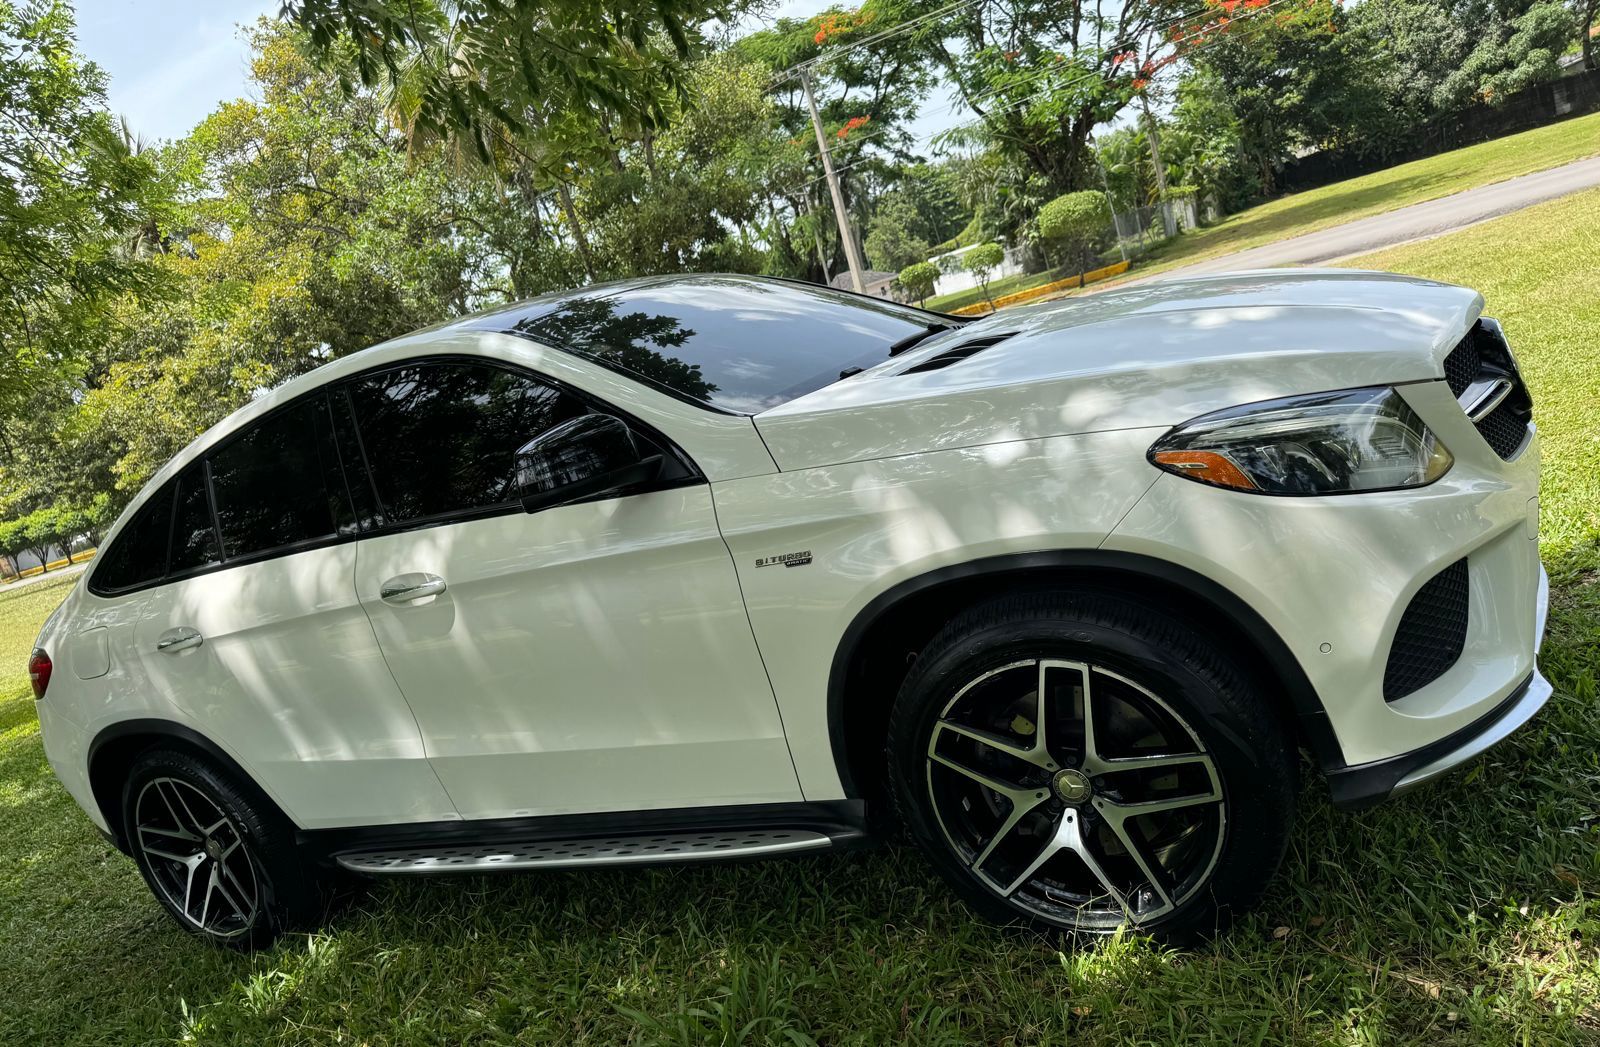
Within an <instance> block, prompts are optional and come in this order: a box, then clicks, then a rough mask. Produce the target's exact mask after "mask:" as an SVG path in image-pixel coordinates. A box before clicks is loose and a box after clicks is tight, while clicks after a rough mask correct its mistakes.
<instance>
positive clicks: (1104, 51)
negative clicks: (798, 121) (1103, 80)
mask: <svg viewBox="0 0 1600 1047" xmlns="http://www.w3.org/2000/svg"><path fill="white" fill-rule="evenodd" d="M1281 2H1282V0H1272V2H1271V3H1268V4H1266V5H1264V6H1263V7H1260V8H1256V9H1253V10H1251V11H1249V12H1247V13H1245V14H1242V15H1239V16H1238V17H1236V18H1233V19H1230V22H1229V24H1231V23H1232V22H1237V21H1243V20H1244V19H1246V18H1249V17H1251V16H1252V15H1255V14H1260V13H1262V12H1263V11H1266V10H1267V9H1268V8H1271V7H1276V6H1277V5H1278V4H1279V3H1281ZM1202 13H1203V12H1202V11H1196V12H1194V13H1193V14H1189V15H1185V16H1183V17H1182V18H1175V19H1173V20H1172V21H1170V22H1167V23H1166V24H1164V25H1159V26H1151V27H1150V28H1149V29H1146V30H1144V31H1143V34H1141V35H1150V34H1164V33H1166V32H1167V31H1169V30H1171V29H1173V28H1175V27H1177V26H1181V25H1183V24H1185V23H1187V22H1192V21H1194V19H1195V17H1196V16H1197V15H1199V14H1202ZM1195 35H1196V34H1194V33H1188V34H1184V35H1181V36H1178V37H1175V38H1173V40H1172V42H1173V43H1174V44H1179V43H1182V42H1183V41H1184V40H1186V39H1190V38H1192V37H1193V36H1195ZM1205 46H1209V45H1205ZM1128 47H1132V43H1131V42H1130V41H1127V40H1123V41H1120V42H1117V43H1114V44H1112V45H1111V46H1109V47H1104V48H1101V49H1100V50H1099V51H1098V52H1097V53H1096V55H1095V60H1096V61H1097V62H1098V61H1099V60H1101V59H1103V58H1105V57H1106V55H1108V54H1112V53H1115V52H1117V51H1119V49H1121V48H1128ZM1200 49H1201V48H1198V47H1197V48H1195V49H1194V51H1191V52H1190V53H1191V54H1193V53H1195V52H1198V51H1199V50H1200ZM1077 57H1078V56H1077V55H1073V58H1074V59H1076V58H1077ZM1069 71H1072V70H1070V69H1068V70H1058V69H1056V68H1053V67H1047V68H1045V69H1041V70H1038V71H1037V72H1034V73H1031V74H1029V75H1028V76H1025V77H1023V78H1022V79H1020V80H1016V81H1013V82H1012V83H1009V84H1002V85H1000V86H997V87H993V88H990V89H988V90H987V91H983V92H980V93H978V94H977V95H974V96H973V97H972V98H970V99H965V98H958V99H956V100H954V101H952V102H950V103H948V104H946V105H943V106H940V107H939V108H938V109H935V110H933V111H932V112H931V113H930V114H928V115H934V116H937V115H938V114H940V113H948V112H955V111H956V110H957V109H960V108H968V109H972V110H973V111H974V112H977V103H978V102H980V101H983V100H985V99H988V98H992V97H994V96H995V95H998V94H1001V93H1003V92H1007V91H1013V90H1015V89H1016V88H1018V87H1020V86H1022V85H1023V84H1027V83H1032V82H1034V81H1036V80H1040V79H1043V78H1045V77H1049V76H1052V75H1055V74H1056V73H1058V72H1069ZM1100 75H1101V74H1100V73H1098V72H1093V73H1087V74H1084V75H1081V76H1077V77H1074V78H1073V79H1070V80H1066V81H1062V82H1060V83H1055V84H1048V85H1046V86H1045V88H1044V89H1042V90H1041V91H1039V92H1035V93H1033V94H1030V95H1028V96H1027V97H1026V98H1024V99H1022V100H1021V101H1020V102H1014V103H1011V104H1008V105H1005V106H1002V107H1000V108H999V109H992V110H990V111H989V113H988V114H983V113H979V114H978V115H979V116H980V118H981V117H984V116H986V115H995V114H1000V113H1007V112H1010V111H1011V110H1013V109H1016V108H1018V107H1019V106H1020V105H1025V104H1027V103H1028V102H1031V101H1032V100H1033V99H1035V98H1037V97H1039V96H1040V95H1041V94H1043V93H1045V92H1046V91H1053V90H1059V89H1060V88H1064V87H1069V86H1071V85H1073V84H1077V83H1083V82H1084V81H1087V80H1093V79H1097V78H1098V77H1099V76H1100ZM894 131H895V129H894V128H892V127H886V128H884V129H882V130H881V131H868V132H866V133H865V134H861V135H857V136H856V139H855V140H856V141H857V142H866V141H871V140H872V139H874V138H881V137H882V136H884V135H887V134H893V133H894ZM853 166H855V165H854V164H847V165H845V167H853ZM845 167H841V168H839V169H838V170H844V169H845Z"/></svg>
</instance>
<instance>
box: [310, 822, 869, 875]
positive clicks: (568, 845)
mask: <svg viewBox="0 0 1600 1047" xmlns="http://www.w3.org/2000/svg"><path fill="white" fill-rule="evenodd" d="M847 835H849V836H858V835H860V834H859V833H849V834H847ZM839 842H844V841H843V840H842V839H841V840H840V841H839ZM834 845H835V839H834V837H833V836H830V835H828V834H826V833H822V832H817V831H815V830H811V829H746V830H739V829H702V830H687V831H680V832H660V833H651V834H648V835H624V834H618V835H614V836H597V837H593V838H588V839H569V840H535V841H529V842H523V843H516V842H505V841H495V842H488V841H484V842H472V841H466V840H463V841H459V842H455V843H448V844H435V845H427V844H418V845H412V846H409V847H390V848H386V849H383V850H371V851H358V852H353V853H346V854H340V855H338V856H336V858H335V861H337V862H338V863H339V864H340V865H342V866H343V867H344V868H346V869H349V870H352V871H353V872H360V873H369V874H381V875H386V876H387V875H395V874H418V873H473V872H485V871H487V870H491V869H575V868H590V867H593V866H603V865H644V864H663V863H668V862H696V861H716V860H725V859H729V858H754V857H764V856H770V855H780V854H793V853H797V852H802V851H822V850H827V849H828V848H831V847H833V846H834Z"/></svg>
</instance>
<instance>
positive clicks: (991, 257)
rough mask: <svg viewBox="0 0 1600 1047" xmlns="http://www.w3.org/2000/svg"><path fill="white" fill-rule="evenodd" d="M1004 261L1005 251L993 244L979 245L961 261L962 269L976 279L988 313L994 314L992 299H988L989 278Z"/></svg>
mask: <svg viewBox="0 0 1600 1047" xmlns="http://www.w3.org/2000/svg"><path fill="white" fill-rule="evenodd" d="M1005 260H1006V252H1005V249H1004V248H1003V247H1001V246H1000V245H999V244H997V243H993V242H990V243H987V244H979V245H978V246H977V247H974V248H973V249H972V250H970V251H968V252H967V253H966V254H965V255H963V256H962V259H961V265H962V268H964V269H966V271H967V272H969V273H971V274H972V275H973V277H974V278H976V279H977V281H978V286H979V287H980V288H981V289H982V290H983V297H984V300H985V301H987V302H988V303H989V311H990V312H994V299H993V298H991V297H989V277H990V275H991V274H993V273H994V271H995V270H996V269H998V268H1000V263H1002V262H1004V261H1005Z"/></svg>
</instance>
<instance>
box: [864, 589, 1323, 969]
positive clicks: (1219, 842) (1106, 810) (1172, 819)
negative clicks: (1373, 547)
mask: <svg viewBox="0 0 1600 1047" xmlns="http://www.w3.org/2000/svg"><path fill="white" fill-rule="evenodd" d="M889 758H890V773H891V777H892V779H893V783H894V790H895V798H896V803H897V806H898V808H899V810H900V813H901V817H902V820H903V821H904V822H905V824H906V826H907V827H908V829H909V830H910V832H911V835H912V836H913V838H914V839H915V840H916V841H917V843H918V844H919V845H920V846H921V847H922V848H923V849H924V850H925V851H926V852H927V853H928V855H929V856H930V858H931V859H932V861H933V863H934V865H935V866H936V867H937V868H938V869H939V870H940V871H941V873H943V874H944V875H945V877H946V878H947V879H949V880H950V881H951V882H952V883H953V884H954V885H955V886H956V888H957V889H958V890H959V891H960V893H961V894H962V895H963V896H964V897H965V898H966V899H967V900H968V902H969V903H971V904H972V905H973V906H974V907H975V908H976V909H978V910H979V911H980V912H982V913H984V914H985V915H988V916H990V917H991V918H994V919H998V920H1002V921H1019V920H1020V921H1025V922H1030V923H1033V924H1036V925H1040V926H1043V927H1047V928H1051V929H1056V930H1065V931H1070V932H1075V933H1084V934H1103V933H1108V932H1110V931H1113V930H1115V929H1117V928H1119V927H1133V928H1137V929H1139V930H1141V931H1144V932H1147V933H1150V934H1154V935H1158V936H1161V937H1163V938H1166V939H1169V940H1184V939H1187V938H1190V937H1193V936H1195V935H1198V934H1201V933H1206V932H1210V931H1213V930H1216V929H1218V928H1220V927H1221V926H1222V925H1224V924H1225V923H1226V921H1227V920H1228V919H1229V918H1230V916H1231V915H1233V914H1235V913H1237V912H1240V911H1243V910H1244V909H1247V908H1249V907H1250V906H1251V905H1253V904H1254V903H1255V902H1256V900H1257V899H1259V897H1260V895H1261V892H1262V890H1263V889H1264V887H1265V885H1266V883H1267V882H1268V880H1269V879H1270V878H1271V876H1272V874H1273V872H1274V871H1275V870H1276V869H1277V867H1278V864H1279V862H1280V861H1281V859H1282V856H1283V851H1284V847H1285V844H1286V841H1287V835H1288V829H1289V826H1290V823H1291V822H1292V821H1293V815H1294V803H1295V763H1294V754H1293V748H1292V746H1291V745H1290V743H1289V741H1288V738H1287V737H1286V733H1285V731H1284V730H1283V728H1282V726H1281V725H1280V723H1279V722H1278V719H1277V717H1276V716H1275V715H1274V713H1273V712H1272V710H1271V709H1270V708H1269V707H1267V705H1266V704H1265V702H1264V701H1263V700H1262V698H1261V696H1260V694H1259V693H1258V691H1257V688H1256V686H1255V685H1254V683H1253V681H1252V679H1251V677H1250V676H1249V674H1248V673H1246V672H1244V671H1243V670H1242V669H1241V668H1240V667H1239V666H1237V665H1236V664H1234V662H1233V661H1232V660H1231V659H1230V658H1229V657H1228V656H1227V655H1226V654H1225V653H1223V652H1222V651H1220V650H1218V647H1217V644H1216V643H1215V642H1214V641H1212V640H1211V639H1210V638H1208V637H1207V636H1205V635H1204V634H1203V633H1202V632H1201V631H1200V630H1199V629H1198V628H1197V627H1196V626H1194V625H1193V624H1191V623H1188V622H1186V621H1184V620H1182V619H1180V618H1177V617H1174V616H1171V615H1169V614H1167V613H1165V612H1163V611H1161V610H1158V609H1156V608H1154V607H1151V606H1146V605H1144V604H1141V603H1139V602H1137V601H1135V600H1131V599H1128V598H1126V597H1122V596H1119V595H1114V594H1109V593H1083V594H1062V595H1056V594H1038V595H1027V596H1017V597H1008V598H1005V599H1002V600H997V601H995V602H993V603H990V604H987V605H984V606H981V607H977V608H974V609H972V610H970V611H968V612H966V613H964V614H963V615H961V616H960V617H958V618H957V619H956V620H955V621H952V622H951V623H950V624H949V625H947V626H946V627H945V628H944V629H943V630H942V631H941V632H940V634H939V635H938V636H937V637H935V638H934V639H933V640H932V641H931V642H930V643H929V644H928V645H927V647H926V648H925V649H924V650H923V651H922V652H921V653H920V654H919V655H918V658H917V661H916V663H915V665H914V666H913V668H912V671H911V673H910V675H909V676H908V677H907V679H906V680H905V682H904V684H903V686H902V687H901V690H900V693H899V695H898V696H897V698H896V701H895V705H894V709H893V712H892V714H891V719H890V735H889Z"/></svg>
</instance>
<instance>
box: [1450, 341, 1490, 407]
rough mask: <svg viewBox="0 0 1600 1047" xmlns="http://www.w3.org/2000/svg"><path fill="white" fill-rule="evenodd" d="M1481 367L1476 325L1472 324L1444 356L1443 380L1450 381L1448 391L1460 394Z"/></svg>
mask: <svg viewBox="0 0 1600 1047" xmlns="http://www.w3.org/2000/svg"><path fill="white" fill-rule="evenodd" d="M1482 367H1483V357H1482V354H1480V353H1479V351H1478V327H1477V325H1473V328H1472V330H1470V331H1468V332H1467V336H1466V337H1465V338H1463V339H1461V341H1460V342H1459V343H1457V344H1456V347H1455V348H1454V349H1452V350H1450V355H1449V356H1447V357H1445V358H1444V380H1445V381H1446V382H1448V383H1450V391H1451V392H1452V393H1454V394H1456V395H1457V396H1460V395H1461V394H1462V393H1464V392H1466V391H1467V386H1469V385H1471V384H1472V380H1473V379H1474V378H1476V377H1478V371H1479V370H1481V369H1482Z"/></svg>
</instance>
